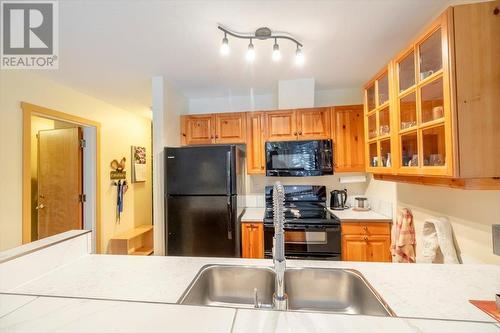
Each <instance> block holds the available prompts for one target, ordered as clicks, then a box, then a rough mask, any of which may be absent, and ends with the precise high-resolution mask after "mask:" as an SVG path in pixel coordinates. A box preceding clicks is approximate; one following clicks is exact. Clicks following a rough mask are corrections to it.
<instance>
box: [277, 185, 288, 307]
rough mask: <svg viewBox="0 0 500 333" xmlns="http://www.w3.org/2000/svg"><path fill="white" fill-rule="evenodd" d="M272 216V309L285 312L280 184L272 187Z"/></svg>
mask: <svg viewBox="0 0 500 333" xmlns="http://www.w3.org/2000/svg"><path fill="white" fill-rule="evenodd" d="M273 216H274V217H273V219H274V237H273V263H274V273H275V276H276V278H275V292H274V294H273V308H275V309H277V310H286V309H287V308H288V296H287V294H286V293H285V270H286V260H285V233H284V224H285V190H284V188H283V185H281V183H280V182H276V184H274V187H273Z"/></svg>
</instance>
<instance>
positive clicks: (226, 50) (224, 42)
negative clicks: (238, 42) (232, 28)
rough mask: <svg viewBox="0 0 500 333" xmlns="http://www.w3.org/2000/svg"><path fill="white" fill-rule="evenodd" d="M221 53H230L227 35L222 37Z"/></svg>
mask: <svg viewBox="0 0 500 333" xmlns="http://www.w3.org/2000/svg"><path fill="white" fill-rule="evenodd" d="M220 54H222V55H224V56H225V55H228V54H229V41H228V40H227V37H226V36H225V35H224V38H222V44H221V46H220Z"/></svg>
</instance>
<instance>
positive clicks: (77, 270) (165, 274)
mask: <svg viewBox="0 0 500 333" xmlns="http://www.w3.org/2000/svg"><path fill="white" fill-rule="evenodd" d="M216 263H220V264H234V265H260V266H271V265H272V262H271V260H259V259H234V258H226V259H224V258H190V257H160V256H150V257H140V256H111V255H87V256H84V257H81V258H80V259H77V260H75V261H74V262H72V263H69V264H66V265H64V266H62V267H59V268H57V269H55V270H53V271H51V272H49V273H47V274H44V275H42V276H40V277H39V278H37V279H35V280H32V281H30V282H28V283H26V284H24V285H21V286H19V287H17V288H15V289H14V290H0V292H11V293H12V292H13V293H17V294H24V295H37V296H47V295H52V296H66V297H87V298H97V299H110V300H131V301H145V302H165V303H175V302H177V300H178V299H179V297H180V296H181V294H182V293H183V291H184V290H185V289H186V287H187V286H188V285H189V283H190V282H191V281H192V279H193V278H194V277H195V275H196V273H197V272H198V271H199V269H200V268H201V267H202V266H204V265H206V264H216ZM287 266H289V267H304V266H305V267H332V268H333V267H340V268H352V269H356V270H358V271H360V272H361V273H362V274H363V275H364V276H365V278H366V279H367V280H368V281H369V283H370V284H371V285H372V286H373V287H374V288H375V289H376V290H377V291H378V292H379V293H380V295H381V296H382V297H383V298H384V300H385V301H386V302H387V304H388V305H389V306H390V307H391V308H392V310H393V311H394V312H395V313H396V315H397V316H402V317H417V318H438V319H454V320H476V321H490V322H491V321H493V320H492V319H491V318H490V317H489V316H487V315H486V314H484V313H483V312H482V311H480V310H479V309H477V308H476V307H474V306H473V305H472V304H470V303H469V302H468V300H469V299H483V300H484V299H492V300H493V297H494V294H495V293H498V291H499V290H500V266H494V265H432V264H392V263H364V262H325V261H300V260H288V261H287ZM450 281H453V283H450ZM430 295H432V297H430Z"/></svg>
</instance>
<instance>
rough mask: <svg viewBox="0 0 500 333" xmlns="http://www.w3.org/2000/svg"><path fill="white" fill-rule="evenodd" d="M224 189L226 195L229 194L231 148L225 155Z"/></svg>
mask: <svg viewBox="0 0 500 333" xmlns="http://www.w3.org/2000/svg"><path fill="white" fill-rule="evenodd" d="M226 191H227V195H231V194H232V193H231V150H229V151H228V152H227V155H226Z"/></svg>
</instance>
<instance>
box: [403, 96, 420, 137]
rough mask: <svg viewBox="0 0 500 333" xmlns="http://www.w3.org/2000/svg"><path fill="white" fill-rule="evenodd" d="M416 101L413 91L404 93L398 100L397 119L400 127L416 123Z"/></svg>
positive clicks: (411, 125) (408, 126)
mask: <svg viewBox="0 0 500 333" xmlns="http://www.w3.org/2000/svg"><path fill="white" fill-rule="evenodd" d="M416 103H417V102H416V98H415V93H414V92H412V93H411V94H409V95H406V96H405V97H403V98H401V99H400V100H399V121H400V128H401V129H405V128H410V127H413V126H416V125H417V105H416Z"/></svg>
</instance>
